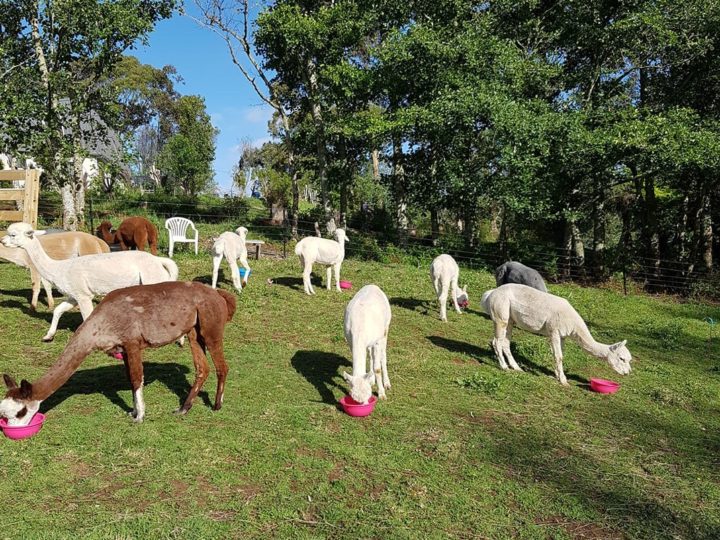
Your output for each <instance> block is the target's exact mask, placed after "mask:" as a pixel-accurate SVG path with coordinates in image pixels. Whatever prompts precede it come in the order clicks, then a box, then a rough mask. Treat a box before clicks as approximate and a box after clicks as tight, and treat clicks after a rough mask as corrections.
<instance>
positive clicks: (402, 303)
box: [390, 296, 440, 315]
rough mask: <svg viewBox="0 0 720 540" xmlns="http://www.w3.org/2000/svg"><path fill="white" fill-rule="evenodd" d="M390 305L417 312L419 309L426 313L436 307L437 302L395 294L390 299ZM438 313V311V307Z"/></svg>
mask: <svg viewBox="0 0 720 540" xmlns="http://www.w3.org/2000/svg"><path fill="white" fill-rule="evenodd" d="M390 305H391V306H397V307H401V308H403V309H408V310H410V311H417V312H419V313H420V312H421V311H420V310H424V312H423V314H424V315H428V314H429V313H430V310H434V309H435V308H437V302H432V301H430V300H420V299H418V298H401V297H397V296H396V297H394V298H391V299H390ZM438 313H440V310H439V308H438Z"/></svg>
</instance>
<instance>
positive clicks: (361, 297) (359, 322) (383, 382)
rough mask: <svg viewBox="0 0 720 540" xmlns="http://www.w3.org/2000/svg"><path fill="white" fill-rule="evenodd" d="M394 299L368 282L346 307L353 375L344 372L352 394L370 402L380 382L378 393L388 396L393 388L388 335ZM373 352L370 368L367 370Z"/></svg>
mask: <svg viewBox="0 0 720 540" xmlns="http://www.w3.org/2000/svg"><path fill="white" fill-rule="evenodd" d="M391 317H392V313H391V312H390V302H388V299H387V296H385V293H384V292H382V290H381V289H380V287H378V286H377V285H365V286H364V287H363V288H362V289H360V290H359V291H358V292H357V294H356V295H355V296H353V299H352V300H350V303H349V304H348V305H347V308H345V340H346V341H347V343H348V345H350V350H351V352H352V364H353V368H352V375H348V373H347V371H343V378H344V379H345V380H346V381H347V383H348V384H349V385H350V397H352V398H353V399H354V400H355V401H357V402H358V403H363V404H366V403H367V402H368V401H369V400H370V397H371V396H372V385H373V384H374V383H377V388H378V396H379V397H380V399H385V397H386V396H385V388H390V379H389V377H388V373H387V337H388V330H389V329H390V318H391ZM368 351H369V352H370V371H369V372H366V365H367V361H366V360H367V353H368Z"/></svg>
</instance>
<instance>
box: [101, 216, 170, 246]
mask: <svg viewBox="0 0 720 540" xmlns="http://www.w3.org/2000/svg"><path fill="white" fill-rule="evenodd" d="M111 228H112V223H110V222H109V221H103V222H102V223H101V224H100V226H99V227H98V229H97V233H98V235H99V236H100V237H101V238H102V239H103V240H105V241H106V242H107V243H108V244H120V249H122V250H123V251H127V250H128V249H133V248H135V249H137V250H139V251H145V245H146V244H148V245H149V246H150V252H151V253H152V254H153V255H157V242H158V232H157V228H156V227H155V225H153V224H152V223H150V222H149V221H148V220H147V219H145V218H144V217H139V216H135V217H129V218H127V219H124V220H123V221H122V223H120V226H119V227H118V228H117V230H116V231H115V232H111V230H110V229H111Z"/></svg>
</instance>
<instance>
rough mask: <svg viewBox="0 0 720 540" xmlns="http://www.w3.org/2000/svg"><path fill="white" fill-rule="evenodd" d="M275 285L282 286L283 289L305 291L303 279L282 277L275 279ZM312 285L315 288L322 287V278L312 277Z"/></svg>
mask: <svg viewBox="0 0 720 540" xmlns="http://www.w3.org/2000/svg"><path fill="white" fill-rule="evenodd" d="M273 283H275V284H276V285H282V286H283V287H289V288H291V289H295V290H296V291H304V290H305V289H304V287H303V280H302V278H301V277H287V276H282V277H278V278H273ZM310 283H312V286H313V287H322V280H321V279H320V277H318V276H316V275H314V274H313V275H311V276H310Z"/></svg>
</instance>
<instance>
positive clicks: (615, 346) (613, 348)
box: [610, 339, 627, 352]
mask: <svg viewBox="0 0 720 540" xmlns="http://www.w3.org/2000/svg"><path fill="white" fill-rule="evenodd" d="M626 343H627V339H624V340H622V341H618V342H617V343H614V344H613V345H610V350H611V351H613V352H614V351H617V350H618V349H619V348H620V347H624V346H625V344H626Z"/></svg>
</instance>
